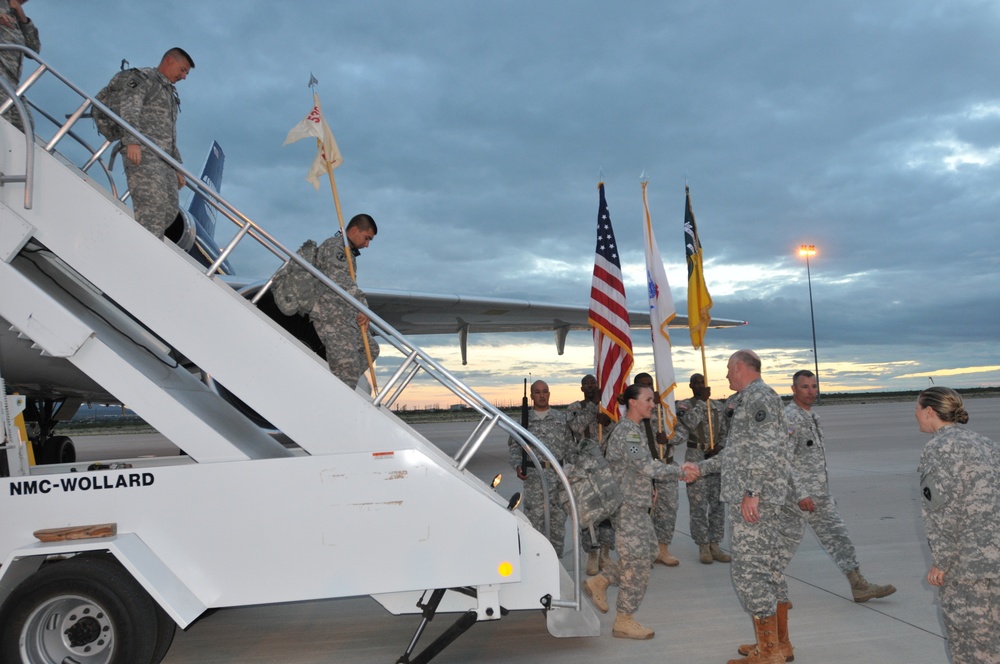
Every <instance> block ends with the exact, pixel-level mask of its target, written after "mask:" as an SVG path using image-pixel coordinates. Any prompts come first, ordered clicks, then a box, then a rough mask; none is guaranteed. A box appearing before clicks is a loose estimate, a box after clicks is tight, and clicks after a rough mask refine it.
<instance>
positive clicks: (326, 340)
mask: <svg viewBox="0 0 1000 664" xmlns="http://www.w3.org/2000/svg"><path fill="white" fill-rule="evenodd" d="M342 309H343V310H344V311H343V315H342V316H335V317H332V318H326V317H322V318H314V319H312V324H313V328H314V329H315V330H316V335H317V336H318V337H319V340H320V341H321V342H322V343H323V348H325V349H326V363H327V365H328V366H329V367H330V373H332V374H333V375H334V376H336V377H337V378H339V379H340V380H342V381H344V383H345V384H346V385H347V386H348V387H350V388H351V389H352V390H353V389H355V388H356V387H357V386H358V381H359V380H360V379H361V374H363V373H364V372H365V371H367V370H368V356H367V355H366V354H365V346H364V342H363V341H362V340H361V328H360V327H358V319H357V312H356V311H355V310H354V308H353V307H349V306H347V305H346V304H345V305H344V306H343V307H342ZM338 312H339V309H338ZM368 347H369V348H370V349H371V353H372V361H373V362H374V361H375V359H376V358H377V357H378V354H379V346H378V343H377V342H376V341H375V337H374V336H372V333H371V332H370V331H369V332H368Z"/></svg>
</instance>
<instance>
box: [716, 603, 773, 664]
mask: <svg viewBox="0 0 1000 664" xmlns="http://www.w3.org/2000/svg"><path fill="white" fill-rule="evenodd" d="M753 629H754V632H755V633H756V634H757V643H756V644H754V645H753V646H752V648H753V649H752V650H751V651H750V652H749V653H748V654H747V656H746V657H743V658H741V659H731V660H729V661H728V662H727V663H726V664H783V662H784V661H785V656H784V655H782V654H781V649H780V648H779V646H778V615H777V614H774V615H771V616H767V617H766V618H756V617H755V618H754V619H753Z"/></svg>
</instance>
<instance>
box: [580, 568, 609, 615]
mask: <svg viewBox="0 0 1000 664" xmlns="http://www.w3.org/2000/svg"><path fill="white" fill-rule="evenodd" d="M609 585H610V583H609V582H608V577H606V576H604V575H603V574H598V575H597V576H594V577H591V578H589V579H587V580H586V581H584V582H583V592H584V593H585V594H586V595H587V597H589V598H590V601H592V602H593V603H594V606H596V607H597V610H598V611H600V612H601V613H607V612H608V586H609Z"/></svg>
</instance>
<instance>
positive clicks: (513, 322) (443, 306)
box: [365, 289, 747, 364]
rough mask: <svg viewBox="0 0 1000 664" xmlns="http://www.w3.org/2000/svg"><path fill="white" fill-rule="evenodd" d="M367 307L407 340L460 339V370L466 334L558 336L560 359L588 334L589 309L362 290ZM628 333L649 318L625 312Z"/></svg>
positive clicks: (723, 322) (681, 323)
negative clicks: (574, 338)
mask: <svg viewBox="0 0 1000 664" xmlns="http://www.w3.org/2000/svg"><path fill="white" fill-rule="evenodd" d="M365 293H366V294H367V296H368V306H369V307H371V309H372V311H374V312H375V313H376V314H378V315H379V316H380V317H381V318H382V319H384V320H385V321H386V322H387V323H389V324H390V325H392V326H393V327H394V328H396V329H397V330H399V331H400V332H402V333H403V334H406V335H415V334H450V333H457V334H458V335H459V343H460V344H461V348H462V364H466V358H467V347H468V335H469V332H544V331H548V330H552V331H553V332H555V334H556V351H557V352H558V353H559V354H560V355H562V354H563V350H564V349H565V345H566V335H567V333H569V331H570V330H588V329H590V325H589V324H588V323H587V316H588V312H589V310H588V308H587V307H584V306H574V305H567V304H551V303H546V302H533V301H531V300H515V299H503V298H487V297H475V296H468V295H442V294H437V293H419V292H412V291H399V290H379V289H366V290H365ZM629 322H630V324H631V327H632V328H635V329H649V312H638V311H630V312H629ZM746 324H747V322H746V321H743V320H733V319H728V318H719V319H712V325H711V327H715V328H722V327H736V326H739V325H746ZM687 326H688V319H687V316H677V317H675V318H674V320H673V321H671V324H670V327H671V328H686V327H687Z"/></svg>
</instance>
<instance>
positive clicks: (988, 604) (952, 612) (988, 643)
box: [938, 574, 1000, 664]
mask: <svg viewBox="0 0 1000 664" xmlns="http://www.w3.org/2000/svg"><path fill="white" fill-rule="evenodd" d="M947 579H948V576H947V574H946V575H945V584H944V585H943V586H941V588H940V590H939V595H938V598H939V600H940V602H941V614H942V616H943V617H944V626H945V629H946V630H947V633H948V652H949V654H950V655H951V662H952V664H974V663H975V664H1000V631H998V630H997V625H1000V579H997V578H993V579H975V580H971V579H970V580H966V579H961V580H956V581H951V582H949V581H948V580H947Z"/></svg>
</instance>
